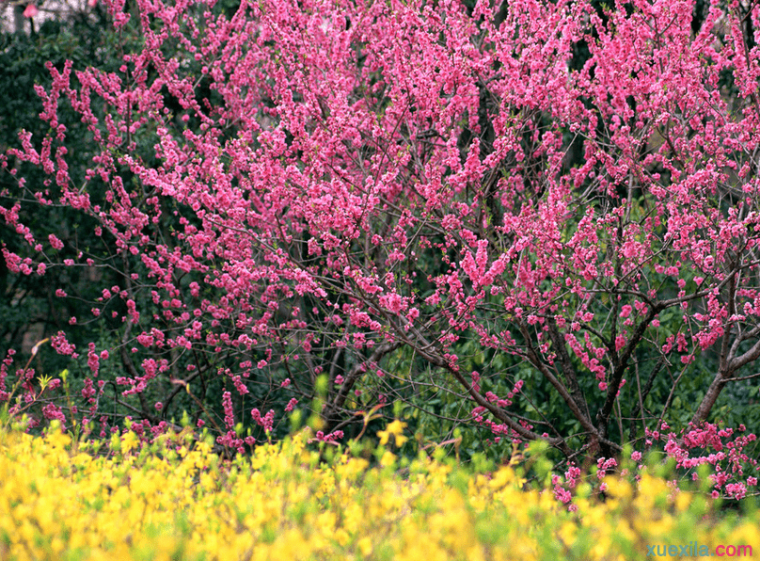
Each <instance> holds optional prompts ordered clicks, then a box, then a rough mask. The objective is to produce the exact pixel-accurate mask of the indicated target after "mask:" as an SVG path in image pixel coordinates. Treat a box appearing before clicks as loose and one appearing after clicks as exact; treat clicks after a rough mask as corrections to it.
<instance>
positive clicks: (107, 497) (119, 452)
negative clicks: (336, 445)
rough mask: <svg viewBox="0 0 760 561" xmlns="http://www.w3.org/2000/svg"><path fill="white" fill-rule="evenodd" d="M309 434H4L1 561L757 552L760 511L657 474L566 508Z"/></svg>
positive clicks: (495, 482)
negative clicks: (233, 447) (212, 439)
mask: <svg viewBox="0 0 760 561" xmlns="http://www.w3.org/2000/svg"><path fill="white" fill-rule="evenodd" d="M402 429H403V426H402V424H400V423H398V424H395V425H391V426H389V427H388V430H387V431H383V433H382V434H381V438H383V440H384V441H385V442H387V441H388V436H389V434H394V435H395V439H396V442H398V441H399V440H402V438H400V437H402ZM308 438H309V435H308V434H307V433H305V432H302V433H300V434H297V435H295V436H293V437H291V438H288V439H286V440H285V441H284V442H281V443H278V444H272V445H264V446H261V447H259V448H257V449H256V451H255V453H254V455H253V456H251V457H242V456H241V457H239V458H237V459H235V460H233V461H231V462H223V461H222V460H220V459H219V457H218V456H216V455H215V454H213V453H212V450H211V446H210V444H209V443H207V442H205V441H203V440H201V441H194V440H192V439H191V438H187V439H183V438H179V437H172V436H166V437H164V440H163V441H162V442H159V443H155V444H153V445H150V446H141V445H140V443H139V441H138V440H137V438H136V437H135V436H134V435H131V433H128V434H126V435H124V436H121V437H119V436H115V437H114V439H113V441H112V443H111V447H110V449H109V451H108V453H107V454H103V453H98V451H97V450H95V449H94V447H93V445H92V444H86V443H77V442H73V441H72V439H71V437H70V436H68V435H67V434H65V433H62V432H61V431H60V430H53V431H50V432H49V434H48V435H47V436H45V437H33V436H29V435H27V434H23V433H19V432H14V431H7V430H3V431H0V559H2V560H18V561H25V560H42V559H50V560H56V561H57V560H72V561H73V560H118V561H126V560H136V561H138V560H139V561H149V560H155V561H160V560H184V559H188V560H208V561H211V560H219V561H227V560H239V559H247V560H248V559H249V560H262V561H263V560H290V559H298V560H301V559H303V560H307V559H340V560H344V559H346V560H350V559H355V560H360V559H366V560H369V559H373V560H374V559H377V560H390V559H397V560H399V561H405V560H408V561H420V560H424V561H437V560H447V559H461V560H468V561H479V560H482V561H490V560H513V559H514V560H520V561H526V560H545V559H546V560H549V559H551V560H556V559H563V560H573V559H575V560H583V561H590V560H632V559H645V558H647V555H648V554H649V557H650V558H651V557H652V555H651V553H652V551H653V550H652V546H669V545H675V546H676V547H679V548H680V547H682V546H684V545H687V544H690V545H689V547H690V548H691V549H689V551H699V548H700V547H701V548H703V549H702V551H705V549H704V548H707V549H706V550H707V551H709V552H714V551H716V548H718V547H719V546H720V545H729V544H731V545H734V546H737V545H749V546H751V547H752V549H753V551H752V552H753V554H754V556H755V557H760V524H758V522H760V515H758V513H757V512H749V513H746V514H744V515H742V516H730V515H725V514H721V515H716V514H715V513H713V512H711V511H710V508H709V501H708V499H706V498H705V497H704V496H702V495H699V494H695V495H693V496H692V495H690V494H689V493H687V492H686V491H681V492H678V493H673V491H672V488H671V487H669V486H668V485H667V483H666V482H665V481H664V480H662V479H658V478H657V477H654V476H650V475H647V474H644V475H643V478H642V480H641V481H640V482H639V484H638V485H637V486H632V485H631V484H630V483H629V482H627V481H624V480H620V479H616V478H612V477H609V478H608V479H607V496H606V498H605V499H600V498H599V497H597V496H594V495H591V493H590V491H589V490H588V489H590V487H588V486H585V487H584V485H581V486H580V487H579V489H578V491H577V494H576V497H575V499H574V502H575V504H576V505H577V506H578V510H577V511H576V512H568V509H567V507H566V506H563V505H562V504H560V503H559V502H558V501H556V500H555V499H554V498H553V496H552V492H551V489H547V490H545V491H540V490H537V489H534V488H527V487H526V486H525V485H524V480H523V479H521V477H520V475H519V474H518V473H517V472H515V471H514V468H513V467H510V466H504V467H502V468H501V469H499V470H497V471H495V472H493V473H490V474H473V473H470V472H467V471H465V470H462V469H459V468H457V467H455V466H452V465H449V464H446V463H441V462H438V461H435V460H433V459H429V458H427V457H426V456H425V455H424V454H421V455H420V457H419V458H418V459H417V460H415V461H413V462H408V463H406V464H405V465H404V466H402V465H401V463H400V462H399V461H398V458H396V457H395V455H394V454H393V453H392V451H391V450H390V449H384V450H381V451H380V453H379V454H378V455H377V457H378V458H380V460H381V461H379V462H377V465H371V464H370V462H369V461H368V460H367V459H364V458H362V457H352V455H351V454H350V453H348V452H345V453H340V454H338V456H337V457H336V458H335V459H334V460H333V461H332V462H321V461H320V455H319V453H318V452H315V451H313V450H310V449H309V447H308V445H307V440H308ZM695 547H696V549H695ZM655 551H656V550H655ZM679 551H681V550H680V549H679ZM722 551H725V549H724V550H722ZM744 551H745V552H747V551H748V550H744ZM745 558H747V557H745Z"/></svg>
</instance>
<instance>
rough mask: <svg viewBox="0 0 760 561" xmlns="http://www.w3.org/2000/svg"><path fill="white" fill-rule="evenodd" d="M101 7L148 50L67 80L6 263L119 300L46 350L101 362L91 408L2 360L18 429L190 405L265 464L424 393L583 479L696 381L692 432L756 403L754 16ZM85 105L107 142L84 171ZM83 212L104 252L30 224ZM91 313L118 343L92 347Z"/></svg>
mask: <svg viewBox="0 0 760 561" xmlns="http://www.w3.org/2000/svg"><path fill="white" fill-rule="evenodd" d="M106 5H107V7H108V10H109V11H110V14H111V17H112V20H113V24H114V25H115V27H116V28H117V30H119V29H126V28H127V27H128V26H134V25H139V26H140V30H141V33H142V36H143V41H142V43H141V45H140V47H139V48H137V49H125V50H123V51H122V52H119V53H114V56H118V57H120V61H121V66H120V68H119V69H118V71H116V72H106V71H102V70H99V69H98V68H74V67H73V66H72V64H70V63H68V64H66V65H63V66H60V67H54V66H53V65H50V67H49V70H50V72H51V74H52V78H53V79H52V85H51V87H49V88H42V87H38V88H37V93H38V95H39V97H40V99H41V102H42V112H41V113H40V118H41V119H42V120H44V121H45V122H46V123H47V124H48V125H49V132H48V133H47V135H45V136H44V137H41V138H40V137H33V136H31V135H30V134H28V133H26V132H24V131H22V132H20V134H19V143H18V146H16V147H14V148H12V149H10V150H9V151H8V152H7V154H6V155H5V156H4V157H3V159H2V167H3V169H4V173H6V174H11V175H12V176H13V177H14V183H13V187H12V188H8V189H5V190H4V191H3V192H2V193H0V196H1V198H2V201H0V202H2V206H0V216H1V217H2V220H3V221H4V223H5V224H6V225H7V226H8V227H10V228H12V229H13V230H14V231H15V233H16V235H18V236H20V237H21V238H23V240H24V244H25V245H24V248H25V249H23V251H16V252H14V251H10V250H9V249H8V248H7V247H6V248H4V249H3V250H2V251H3V257H4V259H5V262H6V265H7V267H8V268H9V269H10V270H11V271H12V272H13V273H14V274H17V275H45V274H46V272H47V271H49V270H50V269H52V268H66V267H69V268H77V267H89V268H91V269H98V268H100V269H103V270H107V271H109V272H111V273H113V274H115V275H116V278H117V279H118V280H117V282H116V283H115V284H114V285H112V286H102V287H99V297H98V298H97V300H96V301H94V302H93V303H92V306H91V312H90V313H89V317H78V318H74V317H72V318H70V320H69V324H70V329H65V330H60V331H58V332H55V333H51V334H50V336H51V344H52V346H53V348H54V349H55V350H56V351H57V352H58V353H60V354H62V355H70V356H72V357H74V358H76V357H81V364H84V363H86V366H84V370H83V371H82V372H81V376H82V380H83V382H82V387H81V388H78V389H77V392H76V393H75V394H74V395H71V394H69V395H68V398H67V397H66V396H65V395H64V392H63V391H62V390H61V389H60V388H56V386H60V385H61V382H60V380H58V379H55V380H53V381H51V382H47V380H45V382H46V384H45V385H41V384H40V383H39V375H40V374H42V373H41V372H35V370H33V369H32V368H31V367H26V368H21V366H20V364H16V362H18V363H23V362H25V361H20V360H19V361H15V359H16V358H18V357H14V356H13V351H12V350H9V351H8V353H7V355H6V357H5V362H4V363H3V366H2V371H1V372H0V386H1V387H0V389H2V393H1V394H0V397H2V399H4V400H5V401H8V402H9V403H10V405H11V407H12V411H16V412H20V411H22V410H23V411H24V412H27V411H28V412H29V413H31V414H32V422H33V423H34V422H39V421H41V420H43V419H44V418H48V419H52V418H57V419H59V420H61V421H62V422H64V423H65V422H69V421H71V420H72V419H71V417H72V416H73V417H74V418H76V419H79V421H80V422H84V424H85V425H86V424H87V423H88V422H92V423H93V424H94V425H95V426H96V427H98V426H100V427H102V431H106V430H107V429H108V428H109V427H110V426H114V425H115V423H116V421H117V420H118V416H117V415H116V413H114V411H117V410H118V411H119V412H121V414H129V415H131V416H133V417H135V418H138V419H140V421H141V423H142V424H141V425H140V426H141V427H144V430H145V431H149V430H150V431H153V432H160V431H161V430H162V428H163V427H166V426H167V422H168V419H170V418H171V415H172V411H175V412H176V411H177V410H178V408H179V407H180V406H181V407H183V408H186V409H188V410H191V411H195V413H194V415H195V419H194V421H197V423H199V424H202V423H204V422H211V423H213V424H214V427H215V428H216V430H217V432H218V437H219V442H220V443H221V444H223V445H225V446H228V447H231V448H239V449H242V448H243V447H244V446H245V444H246V443H247V444H252V443H253V442H254V441H255V438H254V437H253V436H251V435H250V434H249V435H248V436H246V435H245V434H244V433H243V432H242V429H241V427H243V426H244V425H249V426H255V427H259V428H258V429H257V430H260V431H261V432H260V433H258V434H259V438H261V434H262V433H266V432H268V431H271V430H273V428H274V427H275V425H276V424H277V423H279V420H280V419H282V418H283V415H285V416H287V415H288V414H289V413H290V412H292V411H294V410H298V409H302V408H307V407H310V406H311V405H312V401H311V400H312V399H313V398H314V396H315V394H316V393H318V392H317V388H318V386H319V385H320V380H325V382H324V385H325V388H326V389H325V391H324V392H323V399H322V400H321V402H320V403H319V408H318V411H317V413H319V414H320V415H321V417H322V419H323V422H324V427H323V429H324V431H323V432H322V433H320V434H321V435H322V436H321V438H323V439H327V440H333V441H334V440H336V439H339V438H340V436H341V434H342V432H335V431H342V430H343V429H346V428H347V427H350V426H351V424H352V423H353V422H354V421H356V420H357V419H358V420H359V421H361V418H360V416H359V415H357V414H356V412H355V411H354V409H355V408H357V407H359V406H361V405H365V406H366V407H367V409H369V408H370V407H371V406H372V405H378V404H382V403H383V402H384V401H385V400H390V399H395V398H396V397H398V398H399V399H400V398H403V397H404V394H403V392H404V391H407V390H409V391H410V392H414V391H418V390H419V387H420V386H423V387H427V388H431V387H432V388H434V389H435V391H437V392H448V393H449V394H451V395H453V396H455V398H456V399H457V400H458V401H459V402H460V403H461V406H462V407H463V408H464V409H463V410H464V411H465V416H466V417H467V418H468V419H469V421H470V422H471V423H475V424H477V425H479V426H481V427H482V428H483V431H484V435H486V436H487V435H490V437H491V438H495V439H496V440H497V441H498V440H501V439H504V440H507V441H509V440H518V441H530V440H537V439H543V440H545V441H547V442H548V443H549V444H550V445H552V446H553V447H555V448H557V449H558V450H560V451H561V452H563V453H564V454H565V455H566V456H567V457H568V458H571V459H572V458H575V457H577V456H578V455H579V454H590V455H602V456H605V457H610V456H613V455H615V454H617V453H619V452H620V450H621V449H622V445H623V444H624V443H625V442H628V441H630V440H635V439H636V438H641V439H644V438H647V437H648V436H649V434H650V432H651V431H653V430H660V424H661V423H662V419H663V416H664V415H666V413H667V410H668V408H669V407H671V406H672V403H673V400H674V397H679V396H680V395H681V392H682V388H683V387H684V386H685V385H687V384H688V383H689V380H690V379H692V380H693V379H694V378H695V377H696V376H697V372H698V370H697V367H698V366H699V365H700V364H703V365H704V364H708V365H710V372H709V375H708V377H707V378H706V379H704V375H703V376H702V378H701V379H703V380H704V383H703V384H701V386H700V387H699V388H697V391H696V392H695V393H694V392H693V393H692V394H691V396H690V399H691V400H692V403H691V404H690V405H689V407H690V409H689V416H690V418H689V419H687V421H689V420H690V421H692V422H693V423H694V425H695V426H698V425H700V424H701V423H703V422H705V421H708V420H712V416H711V415H712V413H713V409H714V406H715V404H716V402H717V401H718V400H719V398H720V396H721V393H722V392H723V391H724V390H725V389H726V388H729V387H732V386H734V387H742V388H744V387H749V386H751V384H752V381H753V380H752V379H753V377H754V376H756V374H755V370H754V368H755V366H754V365H755V363H756V360H757V358H758V357H760V321H758V318H760V287H759V286H758V284H759V283H758V265H760V254H759V253H758V248H757V240H758V235H759V234H758V228H759V226H758V224H760V214H758V210H760V209H758V204H759V203H760V180H759V179H758V173H757V166H758V157H760V156H759V154H758V150H759V149H760V100H759V99H758V95H759V94H758V77H760V51H758V48H757V47H756V41H757V37H756V33H755V31H754V30H755V29H757V28H758V25H759V24H760V22H758V18H760V7H758V6H756V5H755V4H754V3H749V5H747V3H746V2H745V3H742V2H739V1H732V2H731V3H730V4H729V5H727V6H726V5H723V4H721V3H720V2H713V3H712V4H710V5H709V6H702V5H701V4H700V5H699V6H700V9H697V5H696V4H695V3H694V2H693V1H690V0H656V1H651V0H634V1H633V2H628V3H624V2H616V3H615V4H614V6H608V7H601V8H600V7H599V6H597V5H596V4H594V3H592V2H589V1H587V0H558V1H556V2H549V1H546V0H515V1H511V2H509V3H503V4H502V3H500V2H493V1H491V2H489V1H487V0H478V1H477V2H475V3H469V4H463V3H461V2H457V1H453V0H440V1H437V2H425V1H421V0H409V1H407V2H402V1H400V0H389V1H387V2H380V1H377V0H374V1H373V0H303V1H299V2H296V1H294V0H260V1H258V2H249V1H247V0H243V1H242V2H241V3H240V4H239V5H237V6H235V7H234V8H231V7H230V6H221V7H220V6H216V5H215V3H214V2H213V1H212V0H180V1H177V2H167V3H164V2H162V1H161V0H150V1H149V0H138V1H137V2H136V8H133V9H131V10H130V9H126V8H125V3H124V1H123V0H106ZM64 106H66V107H70V108H71V109H73V111H74V112H75V113H76V114H77V115H78V117H77V118H78V119H80V120H81V122H82V123H84V124H85V125H86V127H87V128H88V131H89V138H90V140H91V145H92V147H93V154H94V157H92V159H91V162H90V164H89V166H88V167H87V169H83V170H81V171H80V170H78V169H77V170H76V173H74V171H73V168H72V169H70V168H69V165H68V163H67V162H68V161H69V158H70V157H71V156H72V154H70V153H69V152H68V151H67V130H68V128H67V127H69V126H70V123H67V122H64V121H63V120H62V119H61V118H59V113H60V109H61V107H64ZM30 167H35V168H40V169H42V170H43V171H44V173H45V174H46V177H47V179H46V180H45V181H44V182H43V183H41V184H40V183H35V184H31V183H29V182H27V181H25V179H24V170H25V169H29V168H30ZM58 207H65V208H67V209H69V210H71V211H74V212H76V213H77V215H79V216H81V224H82V225H83V226H81V227H85V226H86V227H87V228H89V230H88V231H89V232H90V233H91V234H92V235H94V236H95V237H97V239H98V240H100V242H99V246H98V247H96V246H95V245H90V246H88V247H83V246H82V245H81V244H79V242H78V241H77V238H76V236H75V235H74V234H71V233H69V234H68V236H63V235H61V234H60V232H58V231H56V225H55V224H49V225H48V226H49V228H48V230H45V231H42V230H39V231H38V230H35V229H33V228H31V227H29V226H28V225H27V224H26V223H25V221H24V216H29V215H30V213H44V212H46V211H47V210H48V209H51V208H58ZM96 277H97V276H96ZM96 277H94V278H96ZM109 278H110V277H109ZM93 282H97V278H96V280H94V281H93ZM109 284H110V283H109ZM58 296H59V297H61V298H66V297H67V293H66V286H61V287H60V288H59V290H58ZM91 321H102V322H103V323H104V325H107V326H109V329H112V330H113V332H114V333H116V334H117V335H115V338H112V339H111V340H110V343H109V344H107V345H105V344H102V343H98V342H97V341H93V342H91V343H89V344H85V345H83V344H81V343H76V342H74V341H73V339H72V335H71V333H74V331H75V330H76V329H77V324H82V323H85V322H91ZM473 349H476V351H473ZM403 353H406V354H405V355H403V356H407V357H411V358H409V359H408V360H406V362H405V363H404V364H405V365H404V368H403V369H400V368H396V366H397V365H398V364H399V361H398V360H396V358H397V357H398V356H401V355H402V354H403ZM473 354H478V355H479V356H481V357H485V359H480V360H479V361H478V364H480V366H478V367H477V368H475V367H474V366H473V364H474V362H473V357H472V356H470V355H473ZM394 357H396V358H394ZM496 358H498V359H499V360H498V361H496ZM113 362H116V364H118V365H119V366H118V370H120V372H119V373H118V374H116V375H113V376H106V375H104V374H100V371H101V370H102V369H103V366H104V365H106V364H108V363H113ZM14 364H16V366H14ZM496 364H498V367H497V366H495V365H496ZM112 370H113V369H112ZM402 370H403V371H402ZM658 377H659V378H658ZM663 379H664V381H663ZM380 382H382V383H383V384H386V385H385V386H383V385H380ZM658 383H659V384H660V385H662V384H665V390H664V391H663V392H660V393H661V394H662V398H661V399H657V400H654V399H653V395H654V394H653V393H651V392H652V388H653V387H655V386H657V384H658ZM415 384H416V385H415ZM64 385H65V384H64ZM692 386H693V384H692ZM383 387H386V388H389V391H388V392H385V393H383V392H379V390H377V391H375V390H376V388H383ZM12 390H14V391H15V393H13V391H12ZM362 392H363V393H362ZM373 392H374V393H373ZM12 394H13V395H12ZM658 395H659V394H658ZM17 397H18V398H20V399H17ZM683 399H686V397H684V398H683ZM748 399H749V398H748ZM362 400H364V401H362ZM549 402H551V403H554V404H556V407H555V408H554V409H553V410H552V412H551V413H549V412H548V410H547V409H546V407H545V405H546V404H547V403H549ZM72 403H73V405H72ZM422 406H424V404H422ZM215 411H216V413H215ZM35 415H36V416H35ZM365 418H367V417H366V415H365ZM241 423H243V424H241ZM95 430H96V432H97V428H96V429H95ZM146 434H148V432H146ZM484 438H485V436H484ZM687 444H688V443H687ZM687 444H684V442H683V441H680V442H678V443H674V444H672V445H671V448H673V447H680V446H686V447H687V448H688V446H687Z"/></svg>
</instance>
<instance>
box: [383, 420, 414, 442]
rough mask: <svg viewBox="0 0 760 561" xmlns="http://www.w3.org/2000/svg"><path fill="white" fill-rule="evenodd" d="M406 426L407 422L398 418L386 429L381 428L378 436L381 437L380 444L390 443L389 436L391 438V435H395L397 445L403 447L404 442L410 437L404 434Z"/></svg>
mask: <svg viewBox="0 0 760 561" xmlns="http://www.w3.org/2000/svg"><path fill="white" fill-rule="evenodd" d="M404 428H406V423H402V422H401V421H399V420H398V419H396V420H395V421H393V422H392V423H390V424H389V425H388V426H387V427H386V428H385V430H381V431H379V432H378V433H377V436H379V437H380V444H382V445H383V446H385V445H386V444H388V438H390V436H391V435H393V439H394V442H395V443H396V446H397V447H399V448H401V447H402V446H403V445H404V443H405V442H406V441H407V440H409V438H408V437H406V436H404Z"/></svg>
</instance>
